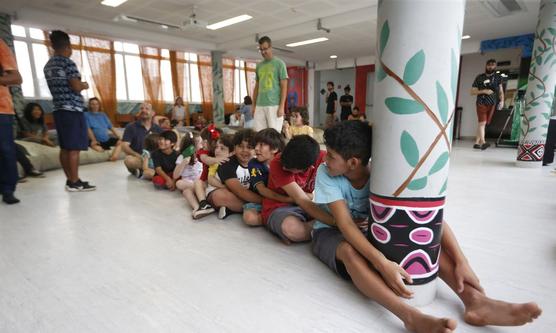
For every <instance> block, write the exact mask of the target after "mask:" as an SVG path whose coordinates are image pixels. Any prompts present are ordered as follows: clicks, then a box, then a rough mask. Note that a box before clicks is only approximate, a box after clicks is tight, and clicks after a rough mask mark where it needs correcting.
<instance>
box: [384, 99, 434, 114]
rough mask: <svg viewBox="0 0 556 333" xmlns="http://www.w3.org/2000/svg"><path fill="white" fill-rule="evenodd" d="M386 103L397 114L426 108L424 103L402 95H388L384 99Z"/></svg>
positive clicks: (415, 111)
mask: <svg viewBox="0 0 556 333" xmlns="http://www.w3.org/2000/svg"><path fill="white" fill-rule="evenodd" d="M384 103H385V104H386V107H387V108H388V110H390V112H392V113H395V114H414V113H419V112H423V111H424V110H425V107H424V106H423V104H421V103H419V102H417V101H414V100H412V99H406V98H401V97H388V98H386V99H385V100H384Z"/></svg>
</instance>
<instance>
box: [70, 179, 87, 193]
mask: <svg viewBox="0 0 556 333" xmlns="http://www.w3.org/2000/svg"><path fill="white" fill-rule="evenodd" d="M81 189H83V186H82V185H81V183H80V182H79V181H76V182H75V183H72V182H70V181H69V180H66V191H68V192H79V191H81Z"/></svg>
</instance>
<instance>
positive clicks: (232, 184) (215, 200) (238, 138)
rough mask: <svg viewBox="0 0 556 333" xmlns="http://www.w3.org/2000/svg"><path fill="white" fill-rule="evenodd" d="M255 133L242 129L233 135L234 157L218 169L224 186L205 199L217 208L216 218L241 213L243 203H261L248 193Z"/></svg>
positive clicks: (254, 195) (255, 196) (252, 193)
mask: <svg viewBox="0 0 556 333" xmlns="http://www.w3.org/2000/svg"><path fill="white" fill-rule="evenodd" d="M254 135H255V132H253V130H251V129H244V130H240V131H238V132H236V134H235V135H234V156H232V157H230V159H229V160H228V162H226V163H224V164H222V165H221V166H220V167H218V177H219V178H220V181H221V182H222V183H223V184H224V185H226V187H225V188H220V189H217V190H214V191H213V192H211V193H210V194H209V196H208V198H207V200H208V201H209V203H210V204H211V205H212V206H213V207H218V208H219V210H218V218H219V219H225V218H226V217H227V216H228V215H230V214H232V213H241V212H242V211H243V204H244V203H245V202H255V203H261V197H260V196H259V195H258V194H256V193H254V192H252V191H249V185H250V183H249V180H250V175H249V169H248V168H247V166H248V163H249V160H251V158H252V157H253V142H252V141H253V137H254Z"/></svg>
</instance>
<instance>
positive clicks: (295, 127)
mask: <svg viewBox="0 0 556 333" xmlns="http://www.w3.org/2000/svg"><path fill="white" fill-rule="evenodd" d="M290 124H291V125H290ZM282 132H283V133H284V136H285V137H286V140H290V139H291V138H292V137H293V136H295V135H302V134H305V135H309V136H310V137H313V128H312V127H311V126H309V111H307V108H306V107H295V108H293V109H292V111H291V117H290V123H288V122H287V121H285V122H284V126H283V128H282Z"/></svg>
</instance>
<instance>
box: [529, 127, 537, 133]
mask: <svg viewBox="0 0 556 333" xmlns="http://www.w3.org/2000/svg"><path fill="white" fill-rule="evenodd" d="M536 129H537V128H536V127H533V128H530V129H529V131H527V133H531V132H533V131H534V130H536Z"/></svg>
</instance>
